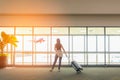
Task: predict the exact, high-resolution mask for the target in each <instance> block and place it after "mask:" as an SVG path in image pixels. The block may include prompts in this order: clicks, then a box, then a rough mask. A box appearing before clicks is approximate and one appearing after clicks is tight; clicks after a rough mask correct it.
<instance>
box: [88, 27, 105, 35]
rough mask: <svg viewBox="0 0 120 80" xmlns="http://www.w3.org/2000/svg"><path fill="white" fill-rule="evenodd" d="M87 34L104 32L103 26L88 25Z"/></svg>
mask: <svg viewBox="0 0 120 80" xmlns="http://www.w3.org/2000/svg"><path fill="white" fill-rule="evenodd" d="M88 34H104V28H98V27H90V28H88Z"/></svg>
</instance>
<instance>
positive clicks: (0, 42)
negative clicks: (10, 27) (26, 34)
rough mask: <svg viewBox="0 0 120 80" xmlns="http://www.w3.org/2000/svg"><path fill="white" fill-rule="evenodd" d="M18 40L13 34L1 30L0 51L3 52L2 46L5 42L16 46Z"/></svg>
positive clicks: (3, 46)
mask: <svg viewBox="0 0 120 80" xmlns="http://www.w3.org/2000/svg"><path fill="white" fill-rule="evenodd" d="M17 42H18V40H17V38H16V37H15V36H14V35H8V34H6V33H5V32H3V31H2V32H1V39H0V50H1V53H2V54H3V53H4V48H5V46H6V45H7V44H11V45H13V46H15V47H17V44H16V43H17Z"/></svg>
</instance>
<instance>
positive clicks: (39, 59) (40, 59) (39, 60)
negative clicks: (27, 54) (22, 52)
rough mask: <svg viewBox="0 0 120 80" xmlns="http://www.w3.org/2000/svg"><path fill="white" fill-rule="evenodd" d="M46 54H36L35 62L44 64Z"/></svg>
mask: <svg viewBox="0 0 120 80" xmlns="http://www.w3.org/2000/svg"><path fill="white" fill-rule="evenodd" d="M47 58H48V57H47V54H36V61H35V62H36V63H39V64H46V63H47V60H48V59H47Z"/></svg>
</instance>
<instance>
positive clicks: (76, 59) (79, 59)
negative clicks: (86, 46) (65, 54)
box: [73, 53, 84, 63]
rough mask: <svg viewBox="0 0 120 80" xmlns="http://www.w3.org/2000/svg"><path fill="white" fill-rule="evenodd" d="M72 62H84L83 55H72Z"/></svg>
mask: <svg viewBox="0 0 120 80" xmlns="http://www.w3.org/2000/svg"><path fill="white" fill-rule="evenodd" d="M73 60H75V61H77V62H79V63H83V62H84V54H81V53H77V54H76V53H73Z"/></svg>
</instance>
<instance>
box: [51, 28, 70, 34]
mask: <svg viewBox="0 0 120 80" xmlns="http://www.w3.org/2000/svg"><path fill="white" fill-rule="evenodd" d="M52 34H68V28H67V27H60V28H59V27H56V28H52Z"/></svg>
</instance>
